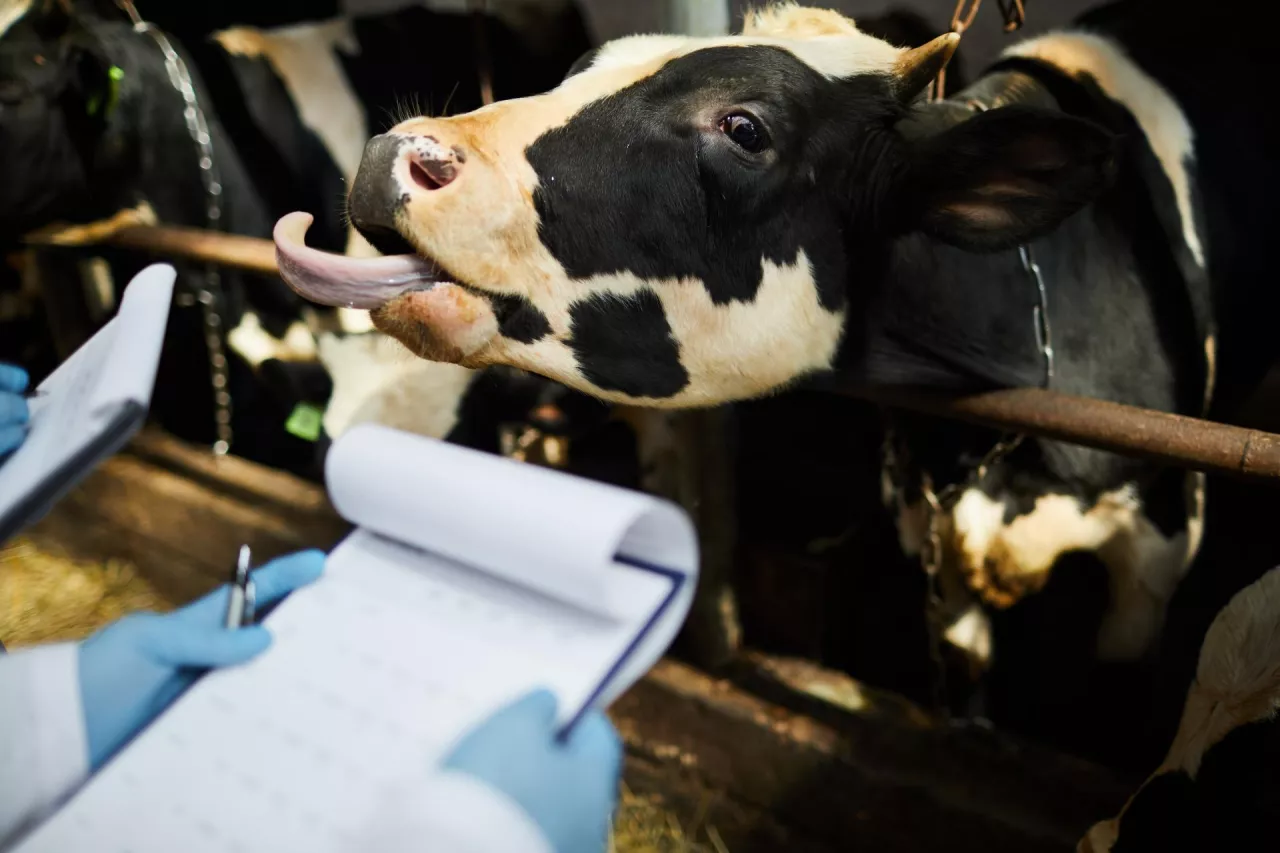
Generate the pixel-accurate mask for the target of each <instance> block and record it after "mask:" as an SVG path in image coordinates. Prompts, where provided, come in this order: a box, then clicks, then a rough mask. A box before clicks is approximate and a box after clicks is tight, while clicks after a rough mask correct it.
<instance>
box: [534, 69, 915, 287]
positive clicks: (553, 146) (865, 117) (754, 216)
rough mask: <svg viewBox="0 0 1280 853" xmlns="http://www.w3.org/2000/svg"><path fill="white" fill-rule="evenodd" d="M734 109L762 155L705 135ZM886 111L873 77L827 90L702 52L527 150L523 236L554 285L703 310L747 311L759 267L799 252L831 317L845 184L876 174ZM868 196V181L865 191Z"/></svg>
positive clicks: (861, 189)
mask: <svg viewBox="0 0 1280 853" xmlns="http://www.w3.org/2000/svg"><path fill="white" fill-rule="evenodd" d="M739 110H746V111H748V112H750V113H751V114H752V115H753V116H755V118H756V120H757V121H758V123H760V124H762V125H763V126H764V127H763V129H764V131H765V132H766V133H767V135H768V137H769V139H770V141H771V148H770V149H769V150H768V151H766V152H763V153H762V154H758V155H753V154H748V153H746V152H745V151H744V150H743V149H740V148H738V147H737V146H735V145H734V144H733V143H732V142H730V141H729V140H728V138H727V137H725V136H724V135H723V134H721V133H720V132H719V131H718V130H716V123H717V122H718V121H719V119H720V118H723V117H724V116H726V115H728V114H730V113H732V112H736V111H739ZM899 110H900V107H899V106H898V104H897V102H896V101H895V100H893V99H892V98H891V97H890V96H889V93H888V88H887V83H886V81H885V79H884V78H882V77H879V76H876V75H864V76H859V77H854V78H851V79H848V80H840V81H835V80H829V79H827V78H825V77H823V76H822V75H820V74H818V73H817V72H816V71H814V70H813V69H812V68H810V67H809V66H808V65H806V64H805V63H804V62H803V61H801V60H800V59H799V58H797V57H796V56H795V55H793V54H791V53H790V52H788V51H785V50H780V49H777V48H772V47H732V48H731V47H717V48H707V49H704V50H699V51H695V52H693V53H691V54H688V55H686V56H682V57H679V58H677V59H674V60H672V61H670V62H668V63H667V64H666V65H665V66H663V67H662V69H660V70H659V71H658V72H657V73H655V74H653V75H652V76H650V77H648V78H645V79H643V80H640V81H639V82H637V83H634V84H632V85H631V86H628V87H626V88H624V89H622V90H620V91H618V92H616V93H614V94H612V95H609V96H607V97H604V98H601V99H599V100H597V101H595V102H593V103H591V104H589V105H587V106H586V107H585V108H583V109H582V110H581V111H580V112H579V113H578V114H577V115H575V116H574V117H573V118H572V119H571V120H570V121H569V122H567V123H566V124H565V125H563V126H561V127H558V128H555V129H553V130H551V131H549V132H547V133H545V134H543V135H542V136H541V137H539V138H538V139H537V140H535V141H534V143H533V144H532V145H530V146H529V147H528V148H527V149H526V151H525V156H526V158H527V159H528V161H529V163H530V165H531V166H532V167H533V168H534V170H535V171H536V172H537V173H538V177H539V186H538V189H537V190H536V191H535V193H534V205H535V207H536V208H537V212H538V217H539V236H540V237H541V239H542V242H543V243H544V244H545V245H546V246H547V248H548V250H549V251H550V252H551V253H552V254H553V255H554V256H555V257H556V259H557V260H558V261H559V262H560V263H561V264H562V265H563V266H564V268H565V270H566V271H567V272H568V273H569V275H570V276H572V277H573V278H577V279H587V278H591V277H592V276H597V275H607V274H616V273H630V274H632V275H635V276H637V277H640V278H644V279H649V280H654V279H670V278H695V279H698V280H700V281H702V282H703V283H704V284H705V285H706V287H707V290H708V291H709V293H710V295H711V299H712V301H713V302H714V303H715V304H717V305H725V304H728V303H731V302H750V301H752V300H753V299H755V297H756V293H757V291H758V290H759V288H760V284H761V280H762V278H763V270H762V261H770V262H772V263H775V264H778V265H790V264H793V263H795V261H796V259H797V255H798V253H799V252H801V251H802V250H803V251H804V253H805V256H806V257H807V258H808V260H809V261H810V263H811V264H812V266H813V269H814V275H815V279H816V280H817V285H818V294H819V298H820V299H821V302H822V305H823V306H824V307H825V308H827V309H828V310H832V311H834V310H838V309H839V308H840V307H841V306H843V305H844V303H845V299H846V290H847V287H848V284H849V277H848V268H847V263H846V257H847V254H848V253H847V252H846V242H847V240H848V239H849V234H850V233H851V232H853V231H858V232H859V233H865V232H866V230H867V228H866V227H865V226H864V225H863V224H862V223H858V224H856V225H855V224H853V223H851V221H850V220H851V218H852V217H853V214H854V208H855V196H857V197H858V198H861V197H863V196H865V195H867V194H868V191H867V189H866V186H865V185H864V184H865V183H866V182H864V181H862V180H855V179H853V178H852V177H851V174H852V173H853V172H856V171H858V170H859V169H860V168H870V169H874V168H877V167H876V165H875V164H878V163H880V162H881V159H882V158H881V156H880V155H881V153H882V147H883V145H884V144H886V142H887V140H888V137H889V136H890V133H889V124H890V118H893V117H896V115H897V113H898V112H899ZM872 183H874V182H872Z"/></svg>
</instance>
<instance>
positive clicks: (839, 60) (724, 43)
mask: <svg viewBox="0 0 1280 853" xmlns="http://www.w3.org/2000/svg"><path fill="white" fill-rule="evenodd" d="M711 47H776V48H781V49H782V50H785V51H788V52H789V53H791V54H792V55H794V56H795V57H796V58H798V59H799V60H800V61H802V62H804V63H805V64H806V65H808V66H809V67H810V68H812V69H813V70H814V71H816V72H818V73H819V74H821V75H823V76H824V77H827V78H830V79H843V78H846V77H853V76H856V75H859V74H883V75H890V74H892V73H893V70H894V68H895V67H897V63H898V60H899V59H900V58H901V55H902V52H903V51H902V50H901V49H900V48H896V47H894V46H893V45H891V44H889V43H888V42H885V41H881V40H880V39H878V38H876V37H874V36H870V35H867V34H866V33H861V32H857V31H856V30H855V31H853V32H852V33H846V34H838V35H821V36H813V37H808V38H803V37H791V38H788V37H777V36H763V35H741V36H716V37H711V38H698V37H695V36H674V35H639V36H627V37H625V38H620V39H615V40H614V41H611V42H609V43H608V44H606V45H605V46H604V47H602V48H601V49H600V52H599V53H597V54H596V56H595V58H594V59H593V60H592V62H591V65H590V67H589V68H588V72H591V71H617V70H622V69H625V68H629V67H634V66H643V65H648V64H651V63H665V62H670V61H671V60H673V59H677V58H679V57H681V56H687V55H688V54H690V53H693V52H695V51H698V50H705V49H707V48H711ZM584 73H587V72H584ZM573 79H574V78H570V82H571V81H572V80H573Z"/></svg>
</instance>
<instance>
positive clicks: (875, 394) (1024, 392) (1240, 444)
mask: <svg viewBox="0 0 1280 853" xmlns="http://www.w3.org/2000/svg"><path fill="white" fill-rule="evenodd" d="M32 242H40V243H44V244H45V245H67V244H68V243H72V242H74V244H76V245H86V244H88V243H91V242H92V243H106V244H109V245H114V246H120V247H122V248H130V249H137V250H139V251H144V252H147V253H149V254H155V255H166V256H176V257H182V258H186V259H189V260H197V261H204V262H207V263H215V264H221V265H224V266H230V267H235V268H238V269H245V270H251V271H253V272H259V273H264V274H268V275H270V274H275V273H277V272H278V270H277V266H276V255H275V245H274V244H273V243H272V242H271V241H270V240H263V239H259V238H255V237H242V236H239V235H235V234H221V233H218V232H214V231H202V230H200V229H196V228H175V227H170V226H158V225H136V226H129V227H124V228H120V229H117V230H114V231H112V232H110V233H107V234H103V235H95V239H93V240H83V241H82V240H76V241H65V242H64V241H59V240H57V239H48V238H45V239H43V240H33V241H32ZM814 387H817V388H820V389H824V390H828V391H831V392H833V393H837V394H841V395H843V396H849V397H857V398H860V399H863V400H867V401H870V402H873V403H878V404H881V405H885V406H890V407H893V408H899V409H907V410H909V411H914V412H920V413H922V414H927V415H935V416H937V417H940V418H952V419H955V420H960V421H965V422H967V423H971V424H976V425H978V426H985V427H990V428H992V429H998V430H1005V431H1009V432H1018V433H1026V434H1028V435H1034V436H1039V437H1041V438H1051V439H1058V440H1060V441H1067V442H1071V443H1073V444H1081V445H1084V446H1086V447H1094V448H1097V449H1099V450H1109V451H1112V452H1114V453H1120V454H1123V455H1126V456H1135V457H1140V458H1145V459H1152V460H1155V461H1158V462H1164V463H1167V464H1170V465H1176V466H1179V467H1183V468H1191V469H1195V470H1199V471H1206V472H1212V473H1220V474H1231V475H1235V476H1245V477H1261V478H1280V435H1276V434H1273V433H1269V432H1262V431H1259V430H1253V429H1245V428H1243V427H1235V426H1228V425H1226V424H1219V423H1214V422H1212V421H1206V420H1201V419H1199V418H1188V417H1183V416H1181V415H1172V414H1169V413H1167V412H1157V411H1153V410H1150V409H1140V408H1137V407H1134V406H1126V405H1122V404H1120V403H1112V402H1108V401H1106V400H1095V399H1092V398H1089V397H1076V396H1072V395H1068V394H1061V393H1058V392H1056V391H1046V390H1042V389H1039V388H1017V389H1011V390H1006V391H990V392H986V393H982V394H967V395H966V394H947V393H941V392H937V391H928V390H922V389H913V388H892V387H870V386H865V385H851V384H847V383H841V382H839V381H835V380H829V379H828V380H823V381H822V382H819V383H817V384H816V385H815V386H814Z"/></svg>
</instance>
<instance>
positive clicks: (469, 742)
mask: <svg viewBox="0 0 1280 853" xmlns="http://www.w3.org/2000/svg"><path fill="white" fill-rule="evenodd" d="M555 720H556V697H555V696H554V695H553V694H552V693H550V692H549V691H546V690H537V691H535V692H533V693H530V694H528V695H526V696H522V697H520V698H519V699H517V700H516V701H514V702H512V703H510V704H509V705H506V706H504V707H503V708H501V709H499V710H498V711H496V712H495V713H494V714H493V715H491V716H490V717H489V718H488V719H487V720H485V721H484V722H483V723H481V724H480V725H479V726H476V727H475V728H473V729H472V730H471V731H470V732H468V733H467V735H466V736H465V737H463V738H462V740H461V741H460V742H459V743H458V744H457V745H456V746H455V747H454V748H453V750H452V752H450V753H449V757H448V758H446V759H445V762H444V766H445V767H448V768H451V769H455V770H468V769H476V768H480V769H482V770H483V769H484V768H487V767H489V766H490V765H491V764H493V763H494V761H495V760H500V761H503V762H505V761H506V760H508V758H509V754H508V751H507V745H508V744H511V743H517V744H521V745H524V746H526V747H535V748H540V747H538V745H539V744H542V743H544V742H545V743H550V742H551V739H552V737H553V729H554V726H555ZM495 748H501V749H502V750H503V756H502V757H501V758H500V759H495V757H494V756H492V755H490V753H491V752H492V750H493V749H495Z"/></svg>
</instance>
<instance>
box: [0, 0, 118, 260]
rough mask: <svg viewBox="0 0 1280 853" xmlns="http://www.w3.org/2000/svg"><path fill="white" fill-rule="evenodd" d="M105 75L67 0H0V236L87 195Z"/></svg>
mask: <svg viewBox="0 0 1280 853" xmlns="http://www.w3.org/2000/svg"><path fill="white" fill-rule="evenodd" d="M112 75H113V70H112V67H111V62H110V61H109V60H108V59H107V58H106V57H105V55H104V53H103V51H102V49H101V47H100V46H99V45H98V44H97V43H96V42H95V40H94V39H93V38H92V37H91V36H90V35H89V33H88V31H87V30H86V29H85V28H84V27H83V26H81V23H80V21H79V18H78V16H77V15H76V14H75V12H74V11H73V10H72V7H71V4H70V2H69V0H68V2H63V0H0V127H3V132H0V235H12V234H13V232H14V231H20V230H25V229H28V228H32V227H36V226H38V225H42V224H45V223H47V222H49V221H51V220H53V219H56V218H62V217H66V216H68V215H69V214H70V213H71V212H72V211H74V210H75V208H76V206H77V205H82V204H83V203H84V202H85V199H86V198H88V196H89V194H90V190H91V188H90V186H89V180H88V175H89V171H90V160H91V158H92V157H93V155H94V150H95V148H96V146H97V143H98V141H99V138H100V135H101V133H102V130H103V128H104V127H105V122H106V120H107V117H108V114H109V112H110V111H111V109H112V106H113V99H114V87H115V86H116V83H117V81H116V80H115V79H113V76H112Z"/></svg>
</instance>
